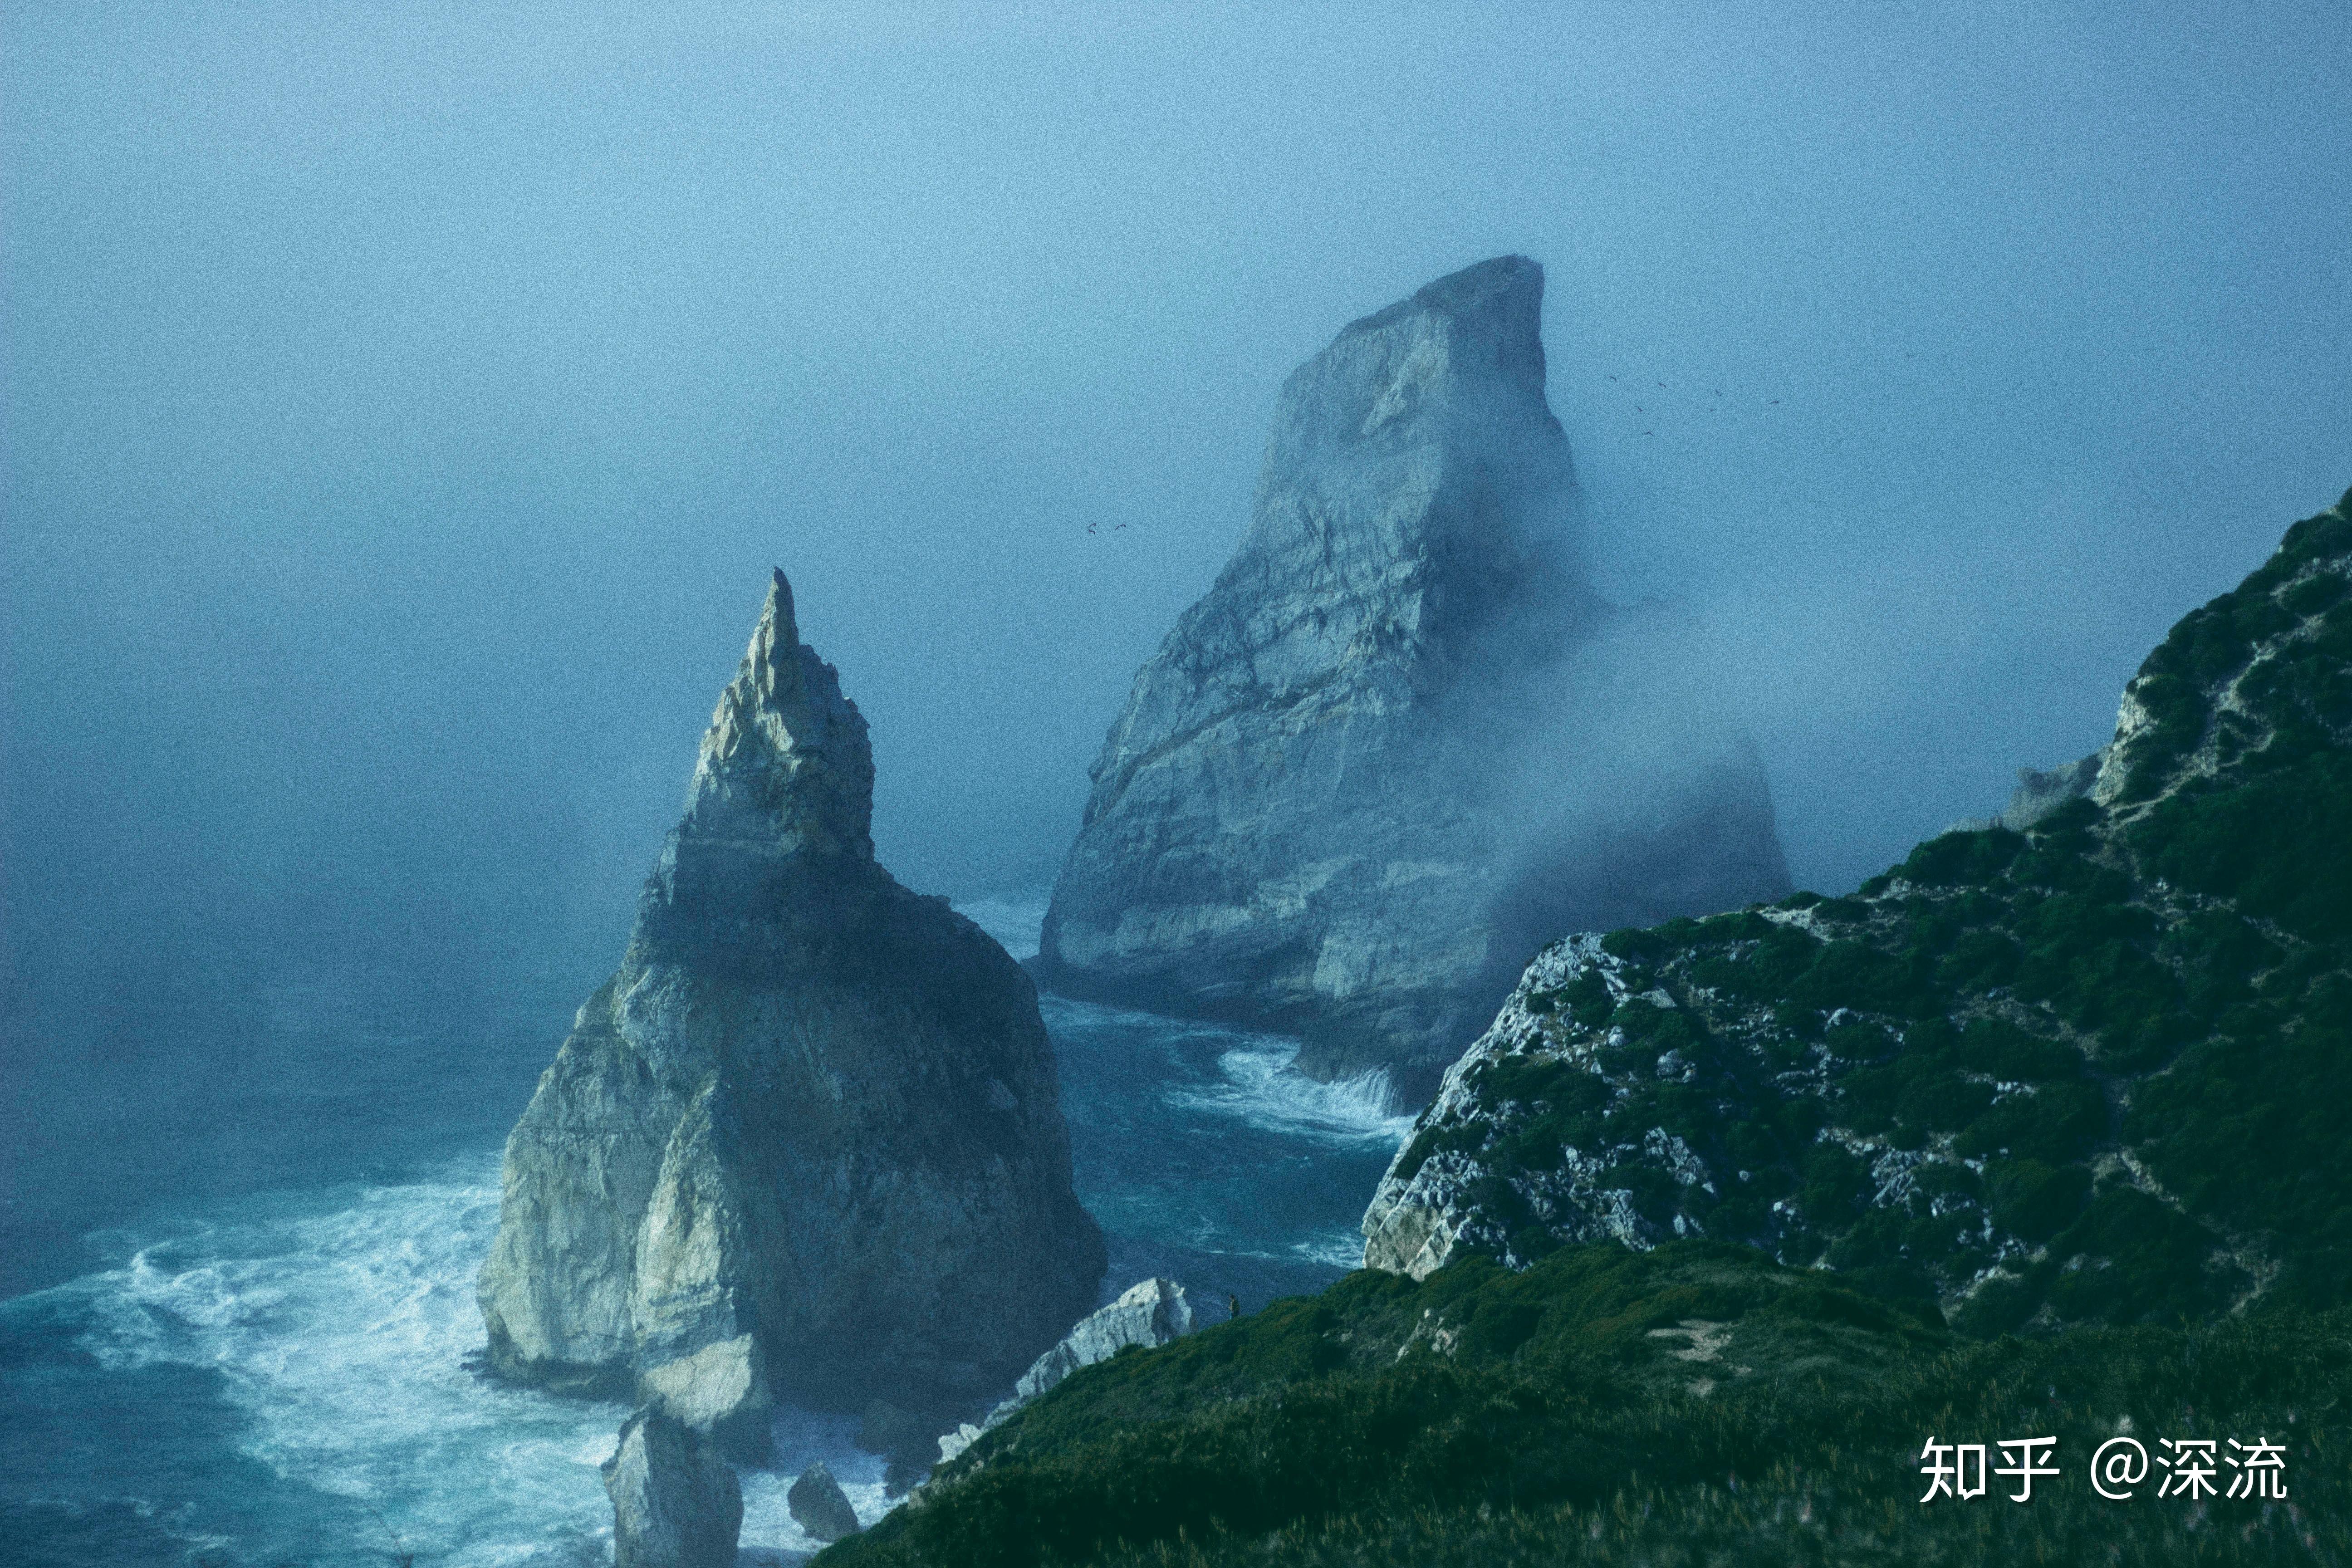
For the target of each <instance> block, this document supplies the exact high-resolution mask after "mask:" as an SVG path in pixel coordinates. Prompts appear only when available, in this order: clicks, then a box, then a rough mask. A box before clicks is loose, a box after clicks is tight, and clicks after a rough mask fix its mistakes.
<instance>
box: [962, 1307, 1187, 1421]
mask: <svg viewBox="0 0 2352 1568" xmlns="http://www.w3.org/2000/svg"><path fill="white" fill-rule="evenodd" d="M1191 1332H1192V1302H1191V1301H1190V1300H1188V1299H1186V1297H1185V1294H1184V1287H1182V1286H1181V1285H1179V1284H1177V1283H1176V1281H1174V1280H1173V1279H1146V1280H1144V1281H1143V1282H1142V1283H1140V1284H1137V1285H1130V1286H1129V1287H1128V1288H1127V1289H1125V1290H1124V1291H1122V1292H1120V1294H1119V1298H1118V1300H1116V1301H1113V1302H1112V1303H1111V1304H1110V1305H1109V1306H1108V1307H1099V1308H1097V1309H1096V1310H1094V1311H1092V1312H1089V1313H1088V1314H1087V1316H1085V1317H1084V1318H1082V1319H1080V1320H1079V1321H1078V1323H1077V1326H1076V1327H1075V1328H1073V1329H1072V1330H1071V1331H1069V1333H1068V1334H1066V1335H1065V1336H1064V1337H1063V1340H1062V1342H1061V1343H1059V1344H1057V1345H1055V1347H1054V1348H1053V1349H1052V1350H1049V1351H1047V1352H1045V1354H1044V1355H1041V1356H1039V1357H1038V1358H1037V1360H1036V1362H1035V1363H1034V1364H1033V1365H1032V1366H1031V1367H1030V1368H1029V1370H1028V1371H1027V1372H1024V1373H1022V1374H1021V1381H1020V1382H1018V1383H1016V1384H1013V1397H1012V1398H1010V1399H1008V1400H1006V1401H1004V1402H1003V1404H1002V1405H998V1406H997V1407H996V1408H995V1409H993V1410H992V1411H990V1412H989V1413H988V1419H987V1420H986V1421H984V1422H982V1424H981V1425H979V1426H973V1425H972V1424H971V1422H969V1421H967V1422H965V1423H964V1424H963V1425H962V1426H960V1427H958V1428H957V1429H956V1430H955V1431H953V1432H950V1433H949V1434H948V1435H947V1436H944V1437H941V1438H940V1463H941V1464H945V1463H947V1461H949V1460H950V1459H952V1458H955V1457H956V1456H957V1455H959V1454H961V1453H962V1452H963V1451H964V1450H965V1449H966V1448H969V1447H971V1445H972V1442H973V1440H974V1439H976V1438H977V1437H979V1436H980V1435H981V1434H982V1432H985V1431H987V1430H988V1429H989V1428H991V1427H992V1426H999V1425H1002V1424H1003V1421H1004V1420H1005V1419H1006V1418H1007V1417H1008V1416H1010V1415H1012V1414H1013V1412H1014V1411H1016V1410H1018V1409H1020V1408H1021V1407H1022V1406H1023V1405H1026V1404H1028V1403H1029V1402H1030V1401H1031V1400H1033V1399H1034V1398H1036V1397H1037V1396H1038V1395H1039V1394H1043V1393H1045V1391H1046V1390H1047V1389H1049V1388H1051V1387H1053V1386H1054V1385H1055V1384H1057V1383H1059V1382H1061V1381H1062V1380H1063V1379H1064V1378H1066V1377H1067V1376H1069V1375H1070V1373H1074V1372H1076V1371H1077V1370H1078V1368H1080V1367H1082V1366H1092V1365H1094V1364H1095V1363H1097V1362H1098V1361H1108V1360H1109V1359H1110V1358H1111V1357H1113V1356H1115V1355H1117V1354H1118V1352H1121V1351H1123V1350H1125V1349H1126V1348H1127V1347H1128V1346H1129V1345H1144V1346H1147V1347H1148V1346H1151V1345H1164V1344H1166V1343H1168V1342H1170V1341H1171V1340H1178V1339H1181V1338H1183V1337H1184V1336H1185V1335H1186V1334H1189V1333H1191Z"/></svg>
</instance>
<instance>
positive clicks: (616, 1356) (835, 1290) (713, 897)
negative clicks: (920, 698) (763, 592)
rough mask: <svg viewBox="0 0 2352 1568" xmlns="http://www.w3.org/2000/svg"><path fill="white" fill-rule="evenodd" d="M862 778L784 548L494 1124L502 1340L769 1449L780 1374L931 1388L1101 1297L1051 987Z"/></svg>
mask: <svg viewBox="0 0 2352 1568" xmlns="http://www.w3.org/2000/svg"><path fill="white" fill-rule="evenodd" d="M873 778H874V766H873V760H872V753H871V752H870V751H869V749H868V746H867V742H866V721H865V720H864V719H863V718H861V717H860V716H859V714H858V712H857V710H856V707H855V706H854V705H852V704H851V703H850V702H849V701H848V700H846V699H845V698H844V697H843V696H842V694H841V688H840V684H839V681H838V679H836V677H835V673H834V671H833V668H832V667H830V666H829V665H826V664H824V663H823V662H822V661H820V660H819V659H818V658H817V657H816V655H815V653H814V651H812V650H811V649H809V648H808V647H803V646H802V644H801V642H800V640H799V635H798V632H797V630H796V628H795V626H794V623H793V602H792V590H791V588H790V586H789V585H788V584H786V583H785V581H784V578H783V574H782V573H778V574H776V577H775V582H774V584H773V586H772V590H771V592H770V594H769V596H768V602H767V605H766V607H765V609H764V610H763V611H762V612H761V617H760V623H759V627H758V629H757V631H756V632H755V633H754V635H753V637H752V638H751V648H750V650H749V651H748V652H747V653H746V654H745V656H744V658H743V662H742V666H741V668H740V669H739V670H738V672H737V674H736V677H735V679H734V680H733V682H732V683H731V684H730V685H729V686H728V688H727V689H726V690H725V692H724V693H723V694H722V695H721V696H720V698H719V707H718V711H717V712H716V714H715V715H714V716H713V718H712V720H711V723H710V729H709V732H708V733H706V734H705V735H704V737H703V741H702V748H701V755H700V758H699V761H698V763H697V764H696V768H695V773H694V783H693V786H692V789H691V792H690V795H689V797H688V803H687V808H686V814H685V816H684V819H683V820H682V821H681V822H680V823H679V824H678V826H677V828H676V829H675V830H674V831H673V832H672V833H671V834H670V836H669V839H668V841H667V844H666V845H665V847H663V850H662V853H661V857H660V859H659V861H658V862H657V864H656V867H655V869H654V872H653V875H652V876H651V877H650V878H649V879H647V881H646V889H645V893H644V896H643V899H642V900H641V902H640V904H639V907H638V912H637V921H636V927H635V931H633V932H632V934H631V937H630V942H629V948H628V952H627V953H626V955H625V957H624V959H623V960H622V963H621V967H620V970H619V972H618V973H616V974H614V977H613V979H612V980H611V981H610V982H608V983H607V984H605V985H604V987H603V988H602V989H600V990H598V991H597V993H596V994H594V995H593V996H592V997H590V998H589V1000H588V1003H587V1005H585V1006H583V1007H582V1008H581V1010H580V1016H579V1019H578V1021H577V1023H576V1024H575V1025H574V1026H573V1029H572V1037H571V1038H569V1039H568V1040H566V1041H565V1042H564V1044H563V1048H562V1051H561V1052H560V1053H559V1054H558V1055H557V1057H556V1059H555V1063H554V1065H553V1066H552V1067H551V1068H548V1070H547V1073H546V1075H545V1076H544V1077H543V1078H542V1079H541V1080H540V1085H539V1090H538V1093H537V1094H536V1095H535V1096H533V1098H532V1100H531V1102H530V1109H529V1110H526V1111H525V1112H524V1113H523V1117H522V1120H521V1121H520V1123H518V1124H517V1126H516V1128H515V1130H514V1132H513V1134H512V1136H511V1137H509V1140H508V1142H507V1152H506V1165H505V1203H504V1208H503V1211H502V1213H501V1215H500V1220H499V1235H498V1238H497V1240H496V1242H495V1243H494V1244H493V1246H492V1248H491V1251H490V1256H489V1258H488V1261H487V1262H486V1263H485V1264H484V1265H483V1268H482V1274H481V1279H480V1285H479V1293H480V1298H481V1304H482V1313H483V1317H484V1320H485V1321H486V1322H487V1323H488V1330H489V1352H490V1360H491V1364H492V1366H493V1367H494V1368H495V1369H496V1370H498V1371H499V1372H500V1373H503V1374H505V1375H508V1376H510V1377H514V1378H517V1379H520V1380H523V1381H527V1382H534V1383H540V1384H549V1385H552V1386H558V1387H572V1388H597V1387H601V1388H606V1389H614V1388H625V1387H629V1386H634V1387H635V1389H636V1390H637V1391H638V1394H639V1396H640V1397H642V1398H645V1399H647V1400H650V1401H653V1402H656V1403H657V1404H658V1405H660V1406H661V1408H662V1409H663V1410H664V1411H665V1412H666V1413H667V1414H669V1415H675V1416H677V1418H678V1419H680V1420H682V1421H685V1422H687V1423H688V1425H690V1426H694V1427H695V1428H697V1429H698V1430H702V1431H705V1432H709V1433H712V1434H715V1435H716V1436H718V1438H719V1440H720V1441H721V1442H722V1443H723V1444H725V1445H727V1446H728V1447H729V1449H730V1452H734V1453H738V1454H742V1455H746V1456H751V1455H757V1454H759V1453H761V1452H764V1450H765V1447H766V1444H767V1421H768V1412H769V1409H770V1407H771V1406H772V1403H773V1401H774V1398H775V1396H776V1394H778V1393H780V1392H787V1391H788V1392H791V1393H793V1394H796V1395H798V1396H800V1397H802V1398H803V1399H806V1400H809V1401H812V1402H814V1403H820V1404H828V1405H856V1404H863V1403H864V1402H865V1401H866V1400H867V1399H868V1398H871V1397H875V1396H877V1395H878V1396H887V1397H888V1398H891V1399H894V1400H897V1401H898V1402H899V1403H901V1404H904V1405H909V1406H913V1407H916V1408H920V1409H929V1410H936V1411H940V1412H941V1413H944V1412H945V1411H947V1410H948V1409H950V1408H952V1407H953V1406H954V1405H959V1404H963V1405H969V1403H970V1402H971V1401H972V1400H975V1399H977V1398H978V1397H980V1396H981V1395H982V1394H985V1392H986V1391H987V1390H988V1389H989V1388H990V1387H991V1386H992V1385H993V1386H1002V1385H1003V1382H1004V1381H1005V1380H1006V1379H1008V1378H1010V1377H1011V1376H1012V1375H1013V1373H1014V1372H1015V1371H1016V1370H1017V1369H1018V1368H1019V1367H1021V1366H1022V1365H1024V1364H1025V1363H1026V1362H1027V1361H1028V1360H1029V1359H1030V1358H1031V1357H1032V1356H1034V1355H1035V1354H1036V1353H1037V1352H1038V1350H1039V1349H1040V1348H1041V1347H1043V1346H1045V1345H1048V1344H1050V1343H1052V1342H1053V1341H1054V1338H1055V1335H1056V1334H1057V1333H1058V1332H1059V1331H1060V1330H1061V1328H1062V1326H1063V1325H1064V1324H1066V1323H1067V1322H1068V1321H1070V1319H1071V1318H1072V1316H1074V1315H1075V1314H1076V1312H1078V1311H1080V1310H1083V1309H1084V1307H1085V1304H1086V1302H1087V1300H1090V1299H1091V1298H1092V1297H1093V1295H1094V1291H1095V1285H1096V1282H1097V1280H1098V1279H1100V1278H1101V1276H1102V1270H1103V1268H1104V1253H1103V1245H1102V1239H1101V1237H1100V1234H1099V1233H1098V1232H1097V1229H1096V1227H1095V1225H1094V1222H1093V1221H1092V1220H1091V1219H1090V1218H1089V1217H1088V1216H1087V1214H1086V1212H1085V1211H1084V1210H1083V1209H1081V1208H1080V1207H1079V1206H1078V1203H1077V1200H1076V1197H1075V1196H1074V1195H1073V1194H1072V1193H1071V1190H1070V1155H1069V1140H1068V1134H1067V1131H1066V1128H1065V1127H1064V1125H1063V1122H1062V1115H1061V1107H1060V1102H1059V1099H1058V1091H1057V1089H1056V1085H1055V1070H1054V1058H1053V1053H1052V1050H1051V1048H1050V1047H1048V1045H1047V1044H1046V1041H1045V1029H1044V1026H1043V1025H1042V1024H1041V1022H1040V1021H1039V1018H1038V1015H1037V1002H1036V993H1035V991H1034V987H1033V986H1032V985H1031V984H1030V982H1029V980H1028V977H1027V976H1026V975H1024V973H1022V972H1021V969H1020V967H1019V966H1018V965H1017V964H1015V963H1013V960H1012V959H1011V958H1010V957H1009V956H1008V955H1007V954H1006V953H1005V952H1004V951H1003V949H1002V948H1001V947H999V946H998V945H997V944H996V943H995V942H993V941H992V940H991V939H990V938H989V937H988V936H986V935H985V934H984V933H983V932H982V931H981V930H980V928H979V927H978V926H975V925H973V924H972V923H971V921H967V920H965V919H964V918H963V917H961V915H958V914H956V913H954V912H953V911H951V910H950V909H949V908H948V906H947V903H946V900H941V899H935V898H925V897H922V896H919V895H918V894H915V893H911V892H909V891H908V890H907V889H905V888H902V887H900V886H899V885H898V883H897V882H896V881H894V880H893V879H891V878H890V876H889V874H888V873H887V872H886V871H885V870H883V868H881V867H880V866H879V865H877V863H876V861H875V859H874V848H873V840H872V837H870V834H869V824H870V820H871V809H872V806H871V802H872V788H873ZM936 1429H937V1428H936V1426H934V1427H933V1430H936Z"/></svg>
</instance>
